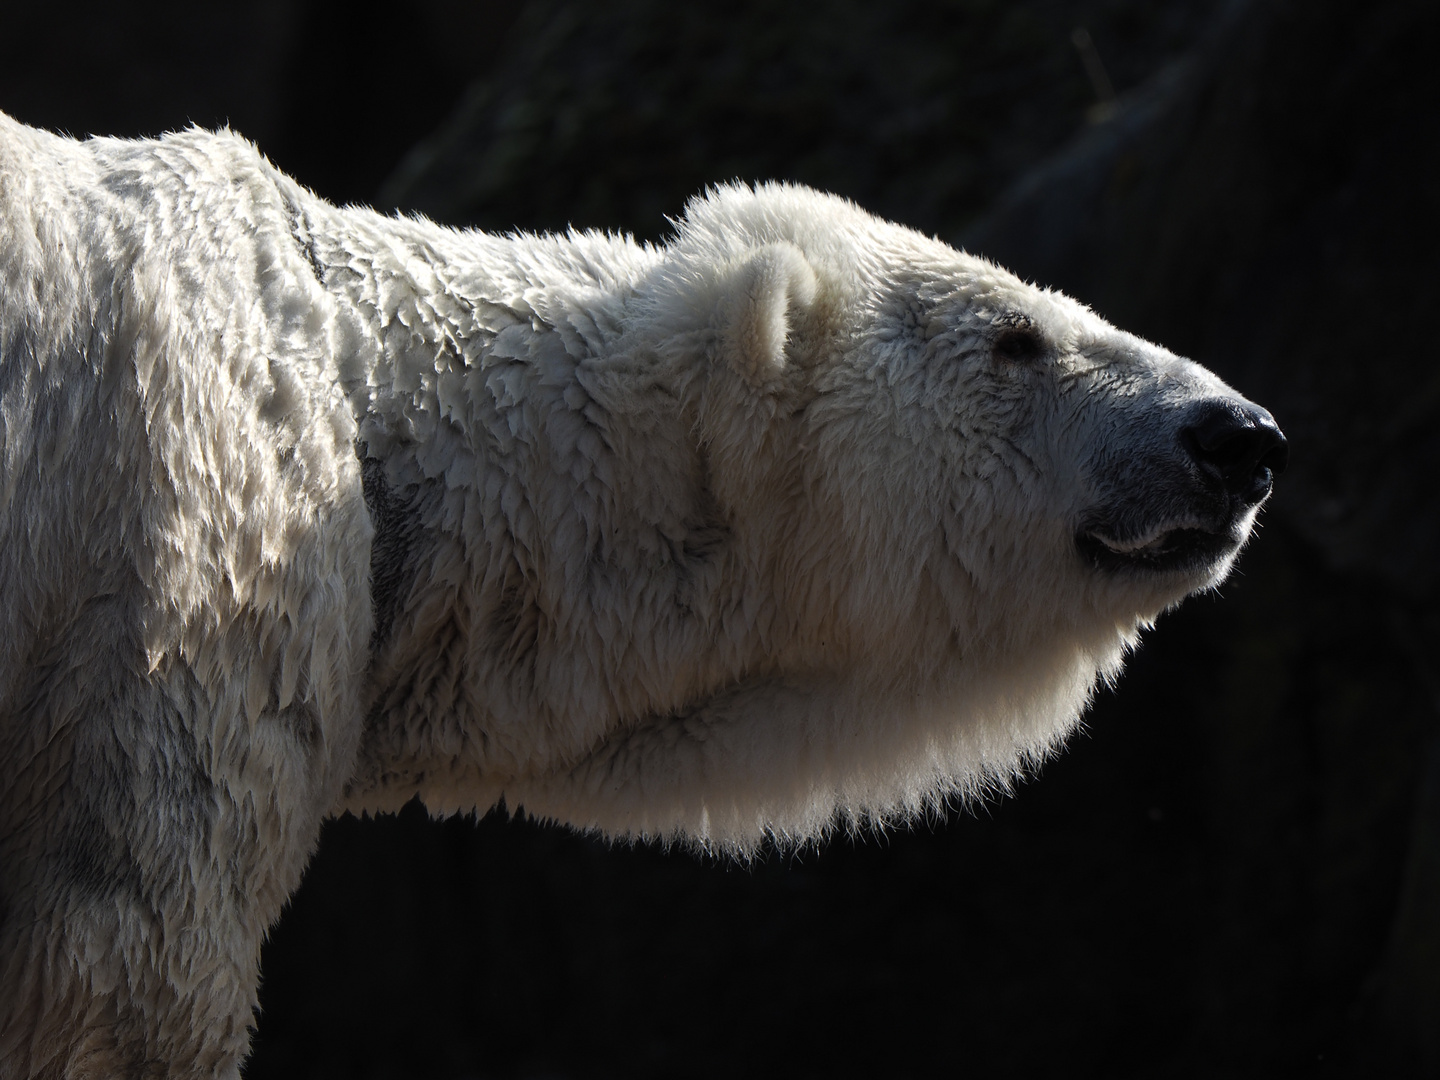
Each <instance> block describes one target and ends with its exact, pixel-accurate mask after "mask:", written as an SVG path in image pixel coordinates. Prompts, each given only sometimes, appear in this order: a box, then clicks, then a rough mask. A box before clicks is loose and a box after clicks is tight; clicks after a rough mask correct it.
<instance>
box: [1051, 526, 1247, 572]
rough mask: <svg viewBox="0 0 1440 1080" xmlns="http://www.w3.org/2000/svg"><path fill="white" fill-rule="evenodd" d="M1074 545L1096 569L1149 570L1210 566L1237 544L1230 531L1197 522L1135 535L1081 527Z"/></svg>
mask: <svg viewBox="0 0 1440 1080" xmlns="http://www.w3.org/2000/svg"><path fill="white" fill-rule="evenodd" d="M1075 546H1076V547H1077V548H1079V549H1080V553H1081V554H1082V555H1083V556H1084V557H1085V558H1086V559H1087V560H1088V561H1089V562H1090V564H1091V565H1092V566H1094V567H1095V568H1096V569H1098V570H1111V571H1114V570H1142V571H1148V572H1152V573H1154V572H1174V571H1195V570H1202V569H1205V568H1207V567H1210V566H1213V565H1214V564H1215V563H1216V562H1218V561H1219V560H1220V559H1222V558H1224V557H1225V556H1226V555H1229V554H1230V553H1231V552H1232V551H1234V550H1235V548H1236V547H1237V546H1238V543H1237V541H1236V539H1235V537H1234V536H1232V535H1231V533H1230V531H1229V530H1226V531H1224V532H1215V531H1213V530H1211V529H1205V528H1201V527H1199V526H1196V525H1189V524H1187V525H1178V526H1176V525H1169V526H1158V527H1156V528H1152V529H1150V530H1149V531H1147V532H1145V533H1141V534H1138V535H1135V536H1125V537H1120V536H1115V535H1113V534H1111V533H1110V532H1108V531H1107V530H1105V529H1103V528H1088V529H1082V530H1081V531H1080V533H1079V534H1078V535H1077V536H1076V537H1075Z"/></svg>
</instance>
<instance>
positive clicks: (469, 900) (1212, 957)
mask: <svg viewBox="0 0 1440 1080" xmlns="http://www.w3.org/2000/svg"><path fill="white" fill-rule="evenodd" d="M1437 22H1440V5H1437V4H1434V3H1429V2H1420V0H1414V2H1402V0H1378V2H1372V3H1359V2H1352V3H1338V2H1322V0H1305V2H1300V0H1292V2H1284V0H1249V2H1246V0H1169V2H1165V3H1159V2H1151V3H1143V2H1138V0H1085V2H1073V3H1071V2H1061V0H1008V2H1002V0H950V2H940V0H935V2H925V3H922V2H919V0H892V2H890V3H865V2H861V0H849V2H846V0H815V2H812V3H806V4H780V3H758V2H749V0H728V2H726V3H694V4H685V3H678V2H674V0H618V2H613V3H579V2H564V0H535V2H528V3H527V2H519V3H498V2H483V3H463V2H461V0H394V2H391V3H387V4H384V5H381V4H378V3H373V2H369V0H354V2H347V0H294V2H289V0H263V2H259V3H253V4H247V5H243V6H242V5H236V4H225V3H220V4H209V5H200V4H194V5H190V4H187V5H178V4H177V5H174V6H164V5H157V4H149V5H146V4H139V5H129V6H120V5H115V4H100V3H92V4H86V3H74V2H56V3H49V4H44V3H31V4H26V5H20V4H16V3H14V2H13V0H4V2H3V3H0V109H3V110H5V111H6V112H9V113H11V114H12V115H14V116H15V117H17V118H18V119H21V120H24V121H26V122H28V123H31V124H37V125H42V126H46V127H50V128H53V129H57V130H63V131H67V132H69V133H71V134H74V135H84V134H87V133H92V132H93V133H98V134H132V135H141V134H145V135H154V134H158V133H160V132H162V131H165V130H168V129H173V128H176V127H180V126H183V125H185V124H187V123H191V122H193V123H198V124H201V125H204V126H207V127H211V126H216V125H219V124H223V123H226V122H228V123H230V124H231V126H232V127H234V128H235V129H236V130H237V131H240V132H242V133H243V134H245V135H247V136H248V137H250V138H252V139H254V140H255V141H256V142H257V143H258V144H259V145H260V147H261V149H262V150H264V151H265V152H266V153H267V154H269V155H270V156H271V158H272V159H273V160H274V161H275V162H276V163H277V164H278V165H279V166H280V167H282V168H284V169H285V170H287V171H289V172H291V173H292V174H294V175H295V176H297V177H298V178H299V179H300V180H302V181H303V182H305V183H307V184H309V185H310V186H312V187H313V188H315V190H317V191H318V192H320V193H321V194H322V195H325V196H327V197H329V198H331V199H333V200H336V201H341V202H344V201H360V202H368V203H371V204H375V205H379V206H381V207H383V208H387V209H388V208H392V207H399V208H404V209H406V210H420V211H423V212H425V213H428V214H430V215H432V216H435V217H437V218H439V219H441V220H444V221H448V222H451V223H455V224H473V225H479V226H482V227H485V228H510V227H515V226H519V227H524V228H559V227H563V226H565V225H566V224H570V223H573V224H575V225H577V226H603V227H607V228H621V229H627V230H631V231H633V232H634V233H635V234H636V235H637V236H640V237H644V238H654V239H658V238H661V237H663V236H664V235H665V232H666V229H667V226H666V223H665V220H664V215H666V214H672V215H673V214H675V213H677V212H678V211H679V209H680V208H681V206H682V205H683V201H684V199H685V197H686V196H688V195H690V194H693V193H694V192H695V191H697V190H699V189H700V188H701V187H703V185H705V184H706V183H707V182H713V181H717V180H724V179H728V178H731V177H740V178H744V179H763V178H772V177H774V178H785V179H793V180H799V181H804V182H807V183H810V184H813V185H816V186H819V187H824V188H828V189H831V190H834V191H838V192H840V193H842V194H845V195H848V196H851V197H853V198H855V199H856V200H858V201H859V202H860V203H861V204H862V205H865V206H866V207H868V208H869V209H872V210H874V211H876V212H878V213H881V214H884V215H886V216H889V217H892V218H894V219H897V220H899V221H902V222H905V223H907V224H910V225H913V226H915V227H917V228H920V229H923V230H926V231H928V232H933V233H936V234H938V235H940V236H941V237H942V238H945V239H947V240H951V241H953V242H956V243H963V244H965V245H966V246H968V247H969V248H970V249H971V250H978V251H981V252H984V253H985V254H988V255H992V256H994V257H995V258H997V259H999V260H1000V261H1002V262H1004V263H1006V264H1008V265H1010V266H1011V267H1012V268H1013V269H1014V270H1016V271H1017V272H1019V273H1021V274H1022V275H1025V276H1027V277H1032V278H1034V279H1036V280H1039V281H1042V282H1044V283H1046V284H1051V285H1055V286H1058V287H1061V288H1063V289H1065V290H1066V291H1068V292H1070V293H1072V294H1073V295H1075V296H1077V297H1079V298H1080V299H1082V300H1084V301H1086V302H1088V303H1090V304H1092V305H1093V306H1095V307H1096V308H1097V310H1099V311H1100V312H1101V313H1102V314H1104V315H1106V316H1107V317H1109V318H1110V319H1112V320H1113V321H1115V322H1117V323H1118V324H1120V325H1121V326H1124V327H1125V328H1127V329H1130V330H1133V331H1135V332H1137V333H1140V334H1142V335H1144V336H1146V337H1149V338H1152V339H1155V340H1158V341H1161V342H1163V343H1165V344H1166V345H1168V346H1170V347H1171V348H1173V349H1175V350H1176V351H1178V352H1181V353H1185V354H1188V355H1190V356H1192V357H1194V358H1195V359H1197V360H1199V361H1200V362H1202V363H1204V364H1207V365H1208V366H1210V367H1212V368H1214V369H1215V370H1217V371H1219V372H1220V373H1221V374H1222V375H1223V376H1224V377H1225V378H1226V379H1227V380H1229V381H1230V382H1231V383H1232V384H1233V385H1235V386H1236V387H1237V388H1238V389H1240V390H1241V391H1243V392H1245V393H1246V394H1247V395H1249V396H1251V397H1252V398H1254V399H1256V400H1258V401H1260V402H1261V403H1263V404H1265V405H1267V406H1268V407H1269V408H1270V409H1271V410H1272V411H1273V412H1274V413H1275V414H1276V416H1277V417H1278V418H1279V420H1280V422H1281V424H1282V425H1283V426H1284V427H1285V429H1286V431H1287V433H1288V434H1289V435H1290V438H1291V446H1292V462H1293V464H1292V467H1291V469H1290V471H1289V472H1288V473H1287V474H1286V475H1285V476H1284V477H1283V478H1282V480H1281V483H1280V485H1279V487H1278V488H1277V493H1276V495H1275V497H1274V499H1273V501H1272V503H1271V505H1270V508H1269V509H1268V510H1267V512H1266V514H1265V517H1264V520H1263V530H1262V532H1261V534H1260V535H1259V536H1258V538H1257V539H1256V540H1255V541H1254V543H1253V544H1252V545H1251V547H1250V549H1249V550H1248V551H1247V553H1246V555H1245V556H1244V558H1243V559H1242V561H1241V564H1240V568H1239V571H1238V572H1237V574H1236V575H1235V576H1234V577H1233V578H1232V579H1231V580H1230V581H1229V582H1227V583H1226V584H1225V586H1224V587H1223V588H1222V589H1221V590H1220V591H1219V594H1218V595H1214V596H1204V597H1200V598H1197V599H1193V600H1191V601H1189V602H1188V603H1187V604H1186V605H1185V606H1184V607H1183V608H1182V609H1181V610H1180V611H1178V612H1175V613H1171V614H1168V615H1166V616H1165V617H1164V618H1163V619H1162V620H1161V622H1160V626H1159V627H1158V629H1157V630H1156V631H1155V632H1154V633H1153V634H1152V635H1151V636H1150V637H1149V638H1148V639H1147V641H1146V643H1145V645H1144V646H1143V648H1142V649H1141V650H1140V652H1139V653H1138V654H1137V655H1136V656H1135V657H1134V658H1133V660H1132V662H1131V664H1130V667H1129V670H1128V672H1127V674H1126V675H1125V677H1124V679H1123V680H1122V682H1121V685H1120V688H1119V690H1118V691H1117V692H1115V693H1107V694H1104V695H1102V696H1101V699H1100V700H1099V701H1098V703H1097V704H1096V706H1095V708H1094V709H1093V711H1092V712H1091V714H1090V715H1089V717H1088V719H1087V725H1086V730H1085V732H1084V733H1083V734H1081V735H1080V736H1079V737H1077V738H1076V739H1075V740H1074V743H1073V745H1072V746H1071V747H1070V749H1069V750H1068V751H1067V753H1065V754H1064V755H1063V756H1061V757H1060V758H1058V759H1056V760H1055V761H1053V762H1052V763H1051V764H1049V765H1048V766H1047V767H1046V768H1045V769H1044V771H1043V774H1042V775H1040V776H1039V777H1037V778H1035V779H1033V780H1031V781H1030V782H1028V783H1027V784H1025V785H1023V786H1022V788H1021V789H1020V790H1019V792H1018V793H1017V795H1016V797H1015V798H1013V799H1002V800H997V801H995V802H992V803H990V804H988V805H985V806H981V807H975V808H972V809H971V810H969V811H968V812H960V813H956V814H954V815H952V816H951V818H950V819H949V820H948V821H933V822H928V823H924V824H921V825H918V826H916V827H915V828H913V829H910V830H907V831H903V832H896V833H892V834H889V835H886V836H880V837H876V836H870V837H864V838H858V839H845V838H840V839H836V840H833V841H831V842H830V843H828V844H826V845H824V846H823V847H822V848H820V849H819V850H809V851H806V852H804V853H802V854H800V855H797V856H782V855H779V854H776V853H774V852H770V853H768V854H767V855H766V856H765V857H764V858H762V859H761V860H759V861H758V862H757V863H756V864H754V865H751V866H738V865H731V864H725V863H714V862H706V861H702V860H699V859H696V858H694V857H692V856H689V855H686V854H683V853H673V852H672V853H668V854H667V853H664V852H661V851H658V850H655V849H653V848H646V847H642V848H624V847H621V848H612V847H609V846H607V845H606V844H604V843H602V842H599V841H596V840H594V839H589V838H585V837H581V836H577V835H574V834H572V833H570V832H567V831H565V830H563V829H559V828H555V827H548V826H541V825H537V824H534V823H531V822H521V821H511V820H504V819H501V818H498V817H496V816H494V815H492V816H491V817H489V818H487V819H485V820H483V821H481V822H479V823H478V824H477V823H474V822H471V821H466V820H451V821H447V822H443V823H432V822H429V821H428V820H427V819H426V818H425V815H424V814H423V812H420V811H419V810H418V809H416V808H414V807H412V808H411V809H410V810H407V811H406V812H405V813H402V814H401V815H399V816H398V817H390V818H382V819H380V820H375V821H363V822H362V821H357V820H354V819H349V818H347V819H344V820H340V821H335V822H332V823H330V824H329V825H328V826H327V827H326V830H325V834H324V837H323V839H322V841H321V844H320V849H319V853H318V855H317V857H316V859H315V862H314V864H313V865H312V867H311V869H310V871H309V874H308V876H307V877H306V880H305V884H304V886H303V888H302V889H301V890H300V892H299V893H298V894H297V896H296V897H295V898H294V900H293V902H292V904H291V906H290V908H289V910H288V912H287V914H286V915H285V917H284V918H283V919H282V921H281V922H280V924H279V925H278V926H277V927H276V928H275V930H274V932H273V934H272V937H271V940H270V942H269V944H268V945H267V947H266V950H265V954H264V972H265V982H264V986H263V989H262V992H261V1001H262V1006H263V1014H262V1016H261V1017H260V1020H259V1025H258V1035H257V1037H256V1041H255V1052H254V1055H253V1057H252V1059H251V1063H250V1065H249V1067H248V1069H247V1072H246V1075H247V1077H249V1078H250V1080H270V1078H282V1077H302V1076H303V1077H346V1078H349V1077H356V1078H368V1077H376V1078H379V1077H415V1078H436V1080H445V1078H458V1077H515V1078H521V1077H525V1078H539V1077H574V1078H587V1077H665V1076H677V1077H688V1076H695V1077H709V1076H722V1075H725V1076H731V1075H742V1076H785V1077H807V1076H824V1077H834V1076H850V1075H854V1076H867V1077H869V1076H876V1077H908V1076H920V1075H977V1076H1076V1077H1079V1076H1098V1077H1129V1076H1136V1077H1151V1076H1166V1077H1168V1076H1174V1077H1189V1076H1195V1077H1216V1076H1226V1077H1231V1076H1233V1077H1250V1076H1254V1077H1276V1076H1292V1075H1317V1076H1400V1077H1403V1076H1427V1075H1440V722H1437V720H1440V716H1437V711H1440V673H1437V657H1440V606H1437V600H1440V497H1437V496H1440V366H1437V364H1436V353H1437V349H1436V344H1435V340H1436V338H1435V326H1434V324H1435V312H1436V308H1437V297H1440V270H1437V264H1440V235H1437V233H1440V230H1437V222H1440V213H1437V211H1440V206H1437V201H1440V185H1437V177H1440V160H1437V159H1440V153H1437V150H1440V139H1437V131H1440V121H1437V116H1440V109H1437V105H1440V100H1437V99H1440V60H1437V56H1440V50H1437V46H1440V34H1437V29H1440V27H1437ZM1077 27H1083V28H1085V29H1086V30H1087V32H1088V33H1089V35H1090V37H1091V39H1092V40H1093V43H1094V47H1095V49H1096V51H1097V53H1098V56H1099V57H1100V59H1101V60H1102V62H1103V65H1104V67H1105V69H1106V73H1107V77H1108V81H1109V83H1110V84H1111V85H1112V86H1113V88H1114V90H1115V91H1116V92H1117V93H1118V99H1116V100H1113V101H1112V100H1110V96H1109V93H1108V92H1107V89H1106V87H1105V84H1104V82H1103V81H1101V82H1096V81H1094V80H1093V79H1092V78H1090V77H1089V76H1088V75H1087V70H1086V67H1085V65H1084V63H1083V60H1082V55H1081V51H1080V50H1079V49H1078V48H1077V46H1076V45H1075V43H1074V41H1073V40H1072V32H1073V31H1074V30H1075V28H1077Z"/></svg>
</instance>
